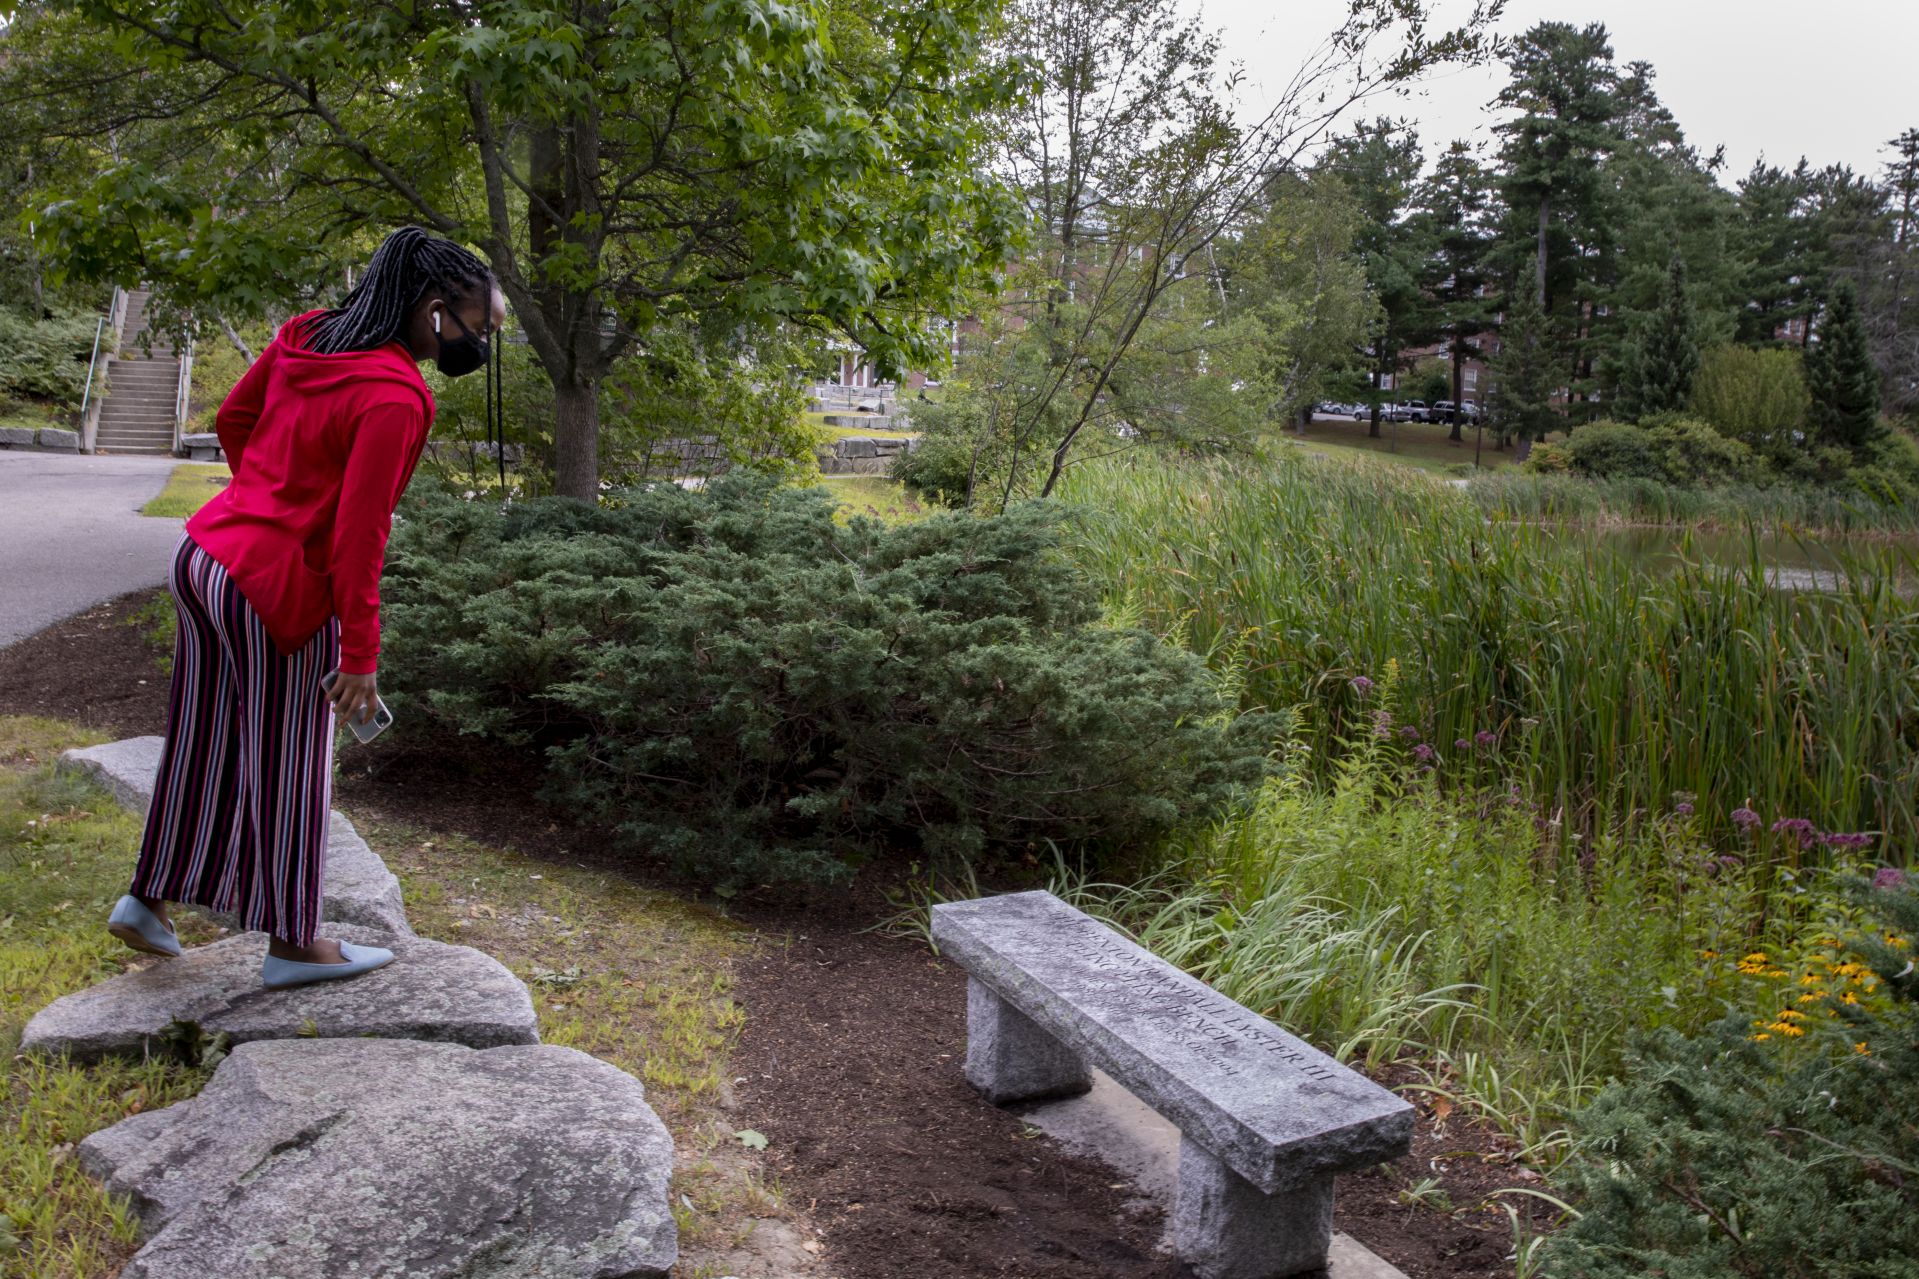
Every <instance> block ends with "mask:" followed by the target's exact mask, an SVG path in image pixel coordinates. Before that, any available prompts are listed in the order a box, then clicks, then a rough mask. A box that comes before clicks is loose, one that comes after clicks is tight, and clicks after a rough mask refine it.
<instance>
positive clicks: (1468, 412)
mask: <svg viewBox="0 0 1919 1279" xmlns="http://www.w3.org/2000/svg"><path fill="white" fill-rule="evenodd" d="M1459 412H1460V414H1461V416H1460V419H1459V420H1460V421H1462V422H1465V423H1467V424H1469V425H1471V424H1476V423H1477V422H1478V421H1479V402H1478V401H1477V400H1461V401H1460V402H1459Z"/></svg>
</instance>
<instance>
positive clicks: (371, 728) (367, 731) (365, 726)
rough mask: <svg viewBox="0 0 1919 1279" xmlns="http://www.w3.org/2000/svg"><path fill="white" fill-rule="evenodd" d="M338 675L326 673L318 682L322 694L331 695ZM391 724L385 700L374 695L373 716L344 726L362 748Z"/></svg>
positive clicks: (335, 672)
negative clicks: (350, 731) (351, 731)
mask: <svg viewBox="0 0 1919 1279" xmlns="http://www.w3.org/2000/svg"><path fill="white" fill-rule="evenodd" d="M339 674H340V672H338V671H328V672H327V674H326V676H325V678H323V679H322V680H321V681H320V691H321V692H323V693H331V692H332V691H333V681H334V680H335V679H337V678H339ZM392 723H393V712H392V711H390V710H388V709H387V708H386V702H385V700H384V699H382V698H381V696H380V695H379V694H378V693H375V694H374V695H373V714H372V715H370V716H368V717H367V718H366V719H350V720H348V721H347V725H346V726H347V727H348V728H350V729H352V730H353V735H354V736H355V737H357V738H359V740H360V744H361V745H362V746H364V745H366V743H368V742H370V741H372V740H373V739H374V738H376V737H378V736H379V735H380V734H381V733H384V732H386V730H387V727H388V726H389V725H391V724H392Z"/></svg>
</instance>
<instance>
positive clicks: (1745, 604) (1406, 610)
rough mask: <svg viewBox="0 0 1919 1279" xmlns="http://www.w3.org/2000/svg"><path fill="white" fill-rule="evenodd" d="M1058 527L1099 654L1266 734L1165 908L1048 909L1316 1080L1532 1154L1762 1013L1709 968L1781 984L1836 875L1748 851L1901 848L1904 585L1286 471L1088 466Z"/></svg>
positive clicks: (1113, 889)
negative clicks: (1351, 1078) (1264, 1026)
mask: <svg viewBox="0 0 1919 1279" xmlns="http://www.w3.org/2000/svg"><path fill="white" fill-rule="evenodd" d="M1065 496H1066V497H1067V498H1068V500H1069V501H1072V502H1074V503H1076V504H1077V506H1078V508H1079V518H1078V519H1077V520H1076V521H1075V523H1074V525H1073V527H1074V528H1075V530H1076V532H1075V535H1074V546H1073V549H1072V553H1073V554H1074V555H1075V556H1076V557H1077V558H1078V559H1079V560H1080V562H1081V563H1082V564H1084V565H1085V566H1086V567H1087V568H1088V570H1089V571H1090V572H1092V574H1093V575H1094V577H1095V578H1096V579H1097V580H1098V581H1100V582H1101V583H1102V584H1103V586H1104V588H1105V591H1106V594H1107V598H1108V602H1109V606H1110V607H1111V609H1112V611H1113V614H1114V616H1115V617H1116V619H1118V620H1121V621H1127V622H1139V623H1143V624H1145V625H1148V626H1151V627H1154V628H1156V629H1158V630H1159V631H1160V632H1161V633H1163V634H1166V635H1167V636H1169V637H1170V638H1172V639H1173V640H1174V641H1175V642H1180V643H1185V644H1188V645H1190V646H1191V647H1192V648H1193V649H1195V650H1196V651H1198V652H1199V653H1201V654H1203V655H1205V656H1207V657H1208V658H1209V659H1210V660H1211V661H1212V663H1213V665H1214V667H1215V669H1216V670H1217V671H1218V673H1219V678H1220V679H1221V680H1222V682H1223V683H1224V684H1225V685H1226V686H1227V687H1228V688H1229V689H1232V690H1234V691H1235V692H1236V693H1237V694H1238V695H1239V696H1240V697H1241V699H1242V700H1243V702H1244V703H1245V704H1247V705H1249V706H1264V707H1272V708H1279V709H1287V710H1291V711H1292V712H1293V714H1294V717H1295V721H1294V722H1295V727H1294V729H1293V731H1292V732H1291V733H1290V734H1289V735H1288V736H1287V738H1286V739H1285V741H1284V742H1283V743H1282V744H1281V747H1280V752H1279V753H1280V757H1281V759H1282V760H1283V765H1284V767H1283V776H1282V780H1281V781H1279V782H1276V783H1274V784H1273V785H1272V786H1271V787H1270V788H1269V789H1268V790H1267V791H1266V792H1265V793H1264V794H1262V795H1261V796H1259V797H1257V798H1256V799H1251V800H1249V801H1248V802H1247V803H1246V804H1244V805H1243V806H1242V807H1241V808H1240V809H1239V810H1238V811H1236V812H1234V813H1231V814H1229V815H1228V816H1227V817H1226V818H1224V819H1222V820H1221V821H1219V822H1218V823H1217V824H1215V825H1214V826H1213V827H1211V828H1209V829H1206V830H1202V831H1191V832H1187V833H1185V834H1184V835H1183V836H1181V837H1179V838H1176V839H1175V840H1173V841H1171V842H1170V843H1169V844H1168V845H1167V847H1165V848H1164V849H1161V850H1159V854H1160V860H1159V862H1158V864H1159V865H1161V866H1162V867H1163V868H1164V869H1163V871H1162V873H1161V874H1160V876H1159V877H1158V878H1156V879H1154V880H1151V881H1149V882H1148V883H1146V884H1144V885H1134V886H1130V887H1123V886H1097V885H1093V886H1088V885H1083V884H1081V885H1071V884H1069V885H1068V886H1067V887H1068V888H1069V890H1070V891H1072V892H1074V893H1075V894H1076V895H1077V896H1079V897H1080V898H1081V899H1082V900H1084V901H1086V902H1088V903H1090V904H1091V905H1093V906H1094V907H1095V908H1096V909H1099V910H1101V911H1104V912H1106V913H1109V914H1110V915H1112V916H1113V917H1115V918H1116V919H1118V920H1119V921H1121V922H1123V923H1125V924H1126V925H1127V926H1129V927H1131V928H1132V929H1134V930H1135V931H1136V932H1137V933H1138V934H1139V936H1140V937H1141V939H1142V941H1144V942H1145V943H1146V944H1148V945H1150V946H1151V947H1153V948H1154V949H1155V950H1157V951H1158V952H1159V953H1161V954H1163V955H1165V956H1167V957H1168V958H1169V959H1171V960H1173V961H1174V962H1177V963H1180V964H1181V965H1183V966H1185V967H1187V968H1189V969H1191V970H1192V971H1194V972H1196V973H1197V974H1199V975H1200V976H1201V977H1203V978H1205V979H1206V980H1208V981H1209V982H1211V983H1213V984H1214V985H1215V986H1217V987H1218V988H1219V989H1221V990H1222V991H1224V992H1225V993H1227V994H1229V995H1231V996H1233V997H1234V998H1236V999H1239V1000H1241V1001H1242V1002H1245V1003H1247V1004H1248V1005H1250V1006H1252V1007H1254V1008H1256V1009H1259V1010H1260V1011H1262V1012H1265V1013H1268V1014H1269V1015H1271V1016H1273V1017H1274V1018H1275V1019H1276V1020H1279V1021H1280V1022H1282V1023H1284V1024H1286V1025H1288V1026H1290V1027H1292V1028H1294V1029H1296V1030H1298V1031H1299V1032H1300V1033H1302V1034H1304V1035H1306V1036H1307V1037H1309V1038H1311V1039H1313V1040H1315V1041H1316V1042H1318V1043H1320V1044H1321V1045H1322V1046H1325V1047H1327V1048H1328V1049H1329V1050H1332V1051H1336V1052H1338V1053H1340V1054H1341V1055H1344V1056H1349V1057H1355V1058H1359V1059H1362V1060H1365V1061H1369V1062H1373V1063H1378V1062H1380V1061H1388V1060H1401V1061H1406V1060H1412V1061H1418V1062H1422V1063H1425V1064H1426V1066H1427V1069H1428V1070H1429V1072H1430V1078H1431V1083H1430V1086H1431V1087H1432V1088H1434V1089H1436V1090H1439V1091H1443V1092H1446V1093H1448V1094H1451V1095H1453V1096H1455V1097H1458V1098H1461V1099H1464V1100H1470V1101H1471V1102H1473V1103H1474V1104H1476V1105H1477V1106H1479V1107H1481V1108H1482V1109H1484V1110H1485V1111H1487V1112H1488V1113H1490V1114H1491V1115H1493V1116H1494V1117H1496V1118H1497V1119H1498V1120H1499V1121H1500V1122H1502V1123H1504V1124H1505V1125H1507V1126H1508V1127H1509V1128H1510V1129H1511V1130H1512V1131H1514V1132H1515V1133H1517V1134H1519V1135H1520V1136H1521V1137H1522V1138H1523V1139H1524V1140H1525V1141H1526V1143H1527V1144H1528V1145H1529V1147H1531V1148H1532V1149H1533V1151H1534V1152H1535V1153H1536V1154H1540V1155H1543V1156H1548V1157H1550V1156H1551V1155H1553V1154H1555V1153H1557V1152H1558V1151H1559V1150H1560V1149H1561V1148H1562V1146H1563V1132H1562V1131H1561V1125H1562V1124H1563V1122H1564V1119H1565V1116H1566V1114H1567V1112H1568V1110H1569V1109H1570V1108H1572V1107H1574V1106H1576V1105H1578V1104H1579V1103H1580V1102H1581V1101H1583V1100H1585V1099H1587V1098H1589V1097H1591V1096H1592V1095H1593V1092H1594V1089H1595V1088H1596V1087H1598V1086H1599V1085H1600V1084H1601V1083H1603V1082H1604V1081H1605V1080H1606V1079H1607V1078H1608V1077H1610V1076H1611V1075H1612V1074H1614V1073H1615V1072H1616V1071H1618V1070H1619V1069H1621V1067H1622V1064H1623V1060H1624V1051H1623V1050H1624V1046H1625V1045H1626V1043H1627V1041H1628V1040H1629V1038H1630V1036H1631V1035H1632V1034H1633V1033H1634V1032H1635V1031H1638V1030H1642V1029H1646V1028H1649V1027H1654V1026H1659V1025H1674V1026H1678V1027H1681V1028H1687V1029H1690V1028H1693V1027H1696V1026H1698V1025H1700V1024H1702V1023H1703V1022H1704V1021H1705V1020H1707V1019H1709V1018H1710V1017H1712V1016H1714V1015H1716V1014H1717V1013H1718V1012H1719V1011H1721V1010H1722V1009H1723V1008H1725V1007H1727V1006H1734V1007H1749V1008H1752V1009H1754V1010H1758V1009H1759V1008H1760V1005H1761V1004H1763V1002H1764V999H1765V998H1766V997H1771V998H1772V999H1773V1001H1774V1002H1773V1004H1772V1007H1773V1008H1774V1009H1775V1010H1776V1008H1777V1007H1778V1003H1777V991H1776V989H1773V990H1769V991H1762V992H1758V993H1757V994H1755V993H1754V992H1753V991H1751V990H1741V989H1739V988H1738V987H1739V983H1740V982H1741V981H1749V982H1750V980H1756V979H1747V978H1743V977H1741V976H1739V975H1738V974H1737V973H1735V972H1734V971H1733V969H1732V966H1731V964H1732V960H1731V957H1733V956H1737V955H1739V954H1742V953H1746V952H1748V951H1752V950H1768V951H1772V950H1774V949H1775V948H1777V949H1780V950H1789V949H1790V948H1791V947H1792V946H1793V945H1794V944H1796V943H1795V940H1794V939H1797V938H1802V937H1803V936H1804V935H1805V932H1806V930H1807V929H1808V928H1809V927H1812V926H1813V925H1814V922H1815V917H1816V916H1817V915H1818V913H1819V912H1820V911H1822V910H1823V909H1824V908H1825V903H1826V902H1827V901H1828V900H1829V898H1830V893H1829V891H1828V889H1827V886H1826V884H1825V882H1824V875H1825V873H1826V871H1827V870H1828V869H1831V868H1836V867H1839V866H1842V865H1843V860H1842V855H1840V854H1834V853H1831V852H1829V851H1827V850H1826V849H1825V848H1824V847H1821V846H1817V845H1815V846H1813V847H1810V848H1806V847H1802V846H1801V845H1800V843H1799V842H1798V841H1797V840H1795V839H1793V838H1791V837H1790V836H1789V835H1786V834H1775V833H1773V832H1772V830H1771V829H1770V828H1771V824H1772V823H1773V822H1774V821H1775V820H1776V819H1779V818H1797V817H1803V818H1806V819H1809V820H1811V821H1812V822H1814V823H1815V824H1816V826H1817V828H1818V829H1819V830H1822V831H1845V832H1854V831H1869V832H1876V838H1875V841H1874V844H1873V847H1872V849H1871V850H1870V852H1869V853H1868V854H1867V856H1869V857H1870V858H1871V859H1872V860H1874V861H1892V862H1900V861H1906V860H1909V859H1910V857H1911V851H1912V848H1913V846H1914V841H1915V839H1919V820H1916V818H1919V814H1916V813H1915V803H1916V801H1919V735H1915V725H1919V675H1916V674H1915V672H1919V607H1915V604H1914V601H1913V599H1912V597H1911V596H1910V595H1909V594H1902V588H1901V587H1900V586H1899V585H1898V578H1899V574H1901V573H1905V574H1911V573H1912V572H1913V571H1914V569H1915V568H1919V564H1915V557H1914V556H1913V554H1912V553H1911V552H1909V551H1902V550H1900V549H1898V548H1896V547H1890V546H1872V547H1868V548H1866V549H1864V550H1860V551H1858V552H1851V551H1837V552H1835V553H1834V554H1835V556H1836V557H1837V558H1838V559H1839V560H1840V561H1841V562H1843V563H1844V564H1846V566H1847V570H1848V582H1847V585H1846V586H1845V588H1844V589H1843V590H1839V591H1836V592H1833V593H1830V594H1816V593H1810V592H1806V593H1795V592H1786V591H1778V590H1773V589H1770V588H1768V587H1767V585H1766V584H1765V579H1764V575H1763V565H1762V564H1761V563H1760V562H1759V561H1758V558H1757V553H1756V547H1757V543H1756V541H1755V542H1754V543H1753V546H1754V548H1755V554H1754V557H1753V559H1752V561H1751V562H1748V563H1743V564H1738V565H1735V566H1734V567H1733V568H1732V569H1730V570H1725V569H1720V568H1717V567H1713V566H1711V565H1708V564H1704V563H1700V562H1697V560H1696V559H1693V558H1689V557H1688V555H1687V553H1686V544H1685V542H1684V541H1683V539H1682V541H1681V547H1680V552H1681V554H1680V559H1681V563H1679V564H1678V565H1677V566H1676V567H1670V568H1669V567H1667V566H1660V567H1659V568H1657V569H1656V570H1655V569H1649V568H1648V567H1647V566H1645V565H1643V564H1641V563H1639V562H1637V561H1635V560H1634V559H1632V558H1630V557H1628V556H1625V555H1621V554H1616V553H1614V552H1612V551H1611V550H1610V549H1608V547H1607V546H1606V544H1605V543H1604V542H1602V541H1599V540H1595V539H1594V538H1592V537H1591V536H1590V535H1589V534H1587V533H1585V532H1583V531H1582V530H1579V529H1573V528H1562V527H1556V526H1542V525H1538V524H1504V525H1502V524H1489V523H1488V522H1487V521H1486V519H1485V517H1484V515H1483V513H1482V511H1481V509H1480V508H1479V506H1478V505H1477V504H1476V503H1475V502H1474V501H1473V500H1472V499H1471V498H1470V497H1469V496H1467V495H1466V494H1462V493H1460V492H1458V491H1456V490H1454V489H1451V488H1448V487H1446V486H1443V485H1436V484H1432V483H1430V482H1427V481H1424V480H1421V479H1418V478H1415V477H1413V476H1411V475H1409V474H1408V473H1406V472H1405V471H1402V470H1398V469H1396V468H1391V467H1363V466H1351V465H1330V464H1328V463H1326V462H1325V461H1323V460H1320V459H1315V458H1312V457H1309V456H1301V455H1300V454H1299V453H1298V452H1297V451H1296V450H1285V451H1280V452H1279V455H1278V456H1275V457H1273V458H1271V459H1267V460H1264V461H1260V462H1255V463H1248V464H1243V465H1235V464H1230V463H1207V464H1192V465H1169V464H1165V463H1161V462H1156V461H1152V460H1149V459H1148V460H1138V461H1133V462H1128V463H1109V464H1102V465H1096V466H1089V467H1085V468H1080V469H1079V470H1077V471H1076V472H1074V473H1072V475H1071V476H1070V477H1069V480H1068V483H1067V486H1066V492H1065ZM1908 580H1910V579H1909V578H1908ZM1362 676H1363V677H1365V679H1366V680H1368V681H1371V686H1370V687H1366V686H1364V685H1360V686H1356V685H1355V683H1354V681H1355V680H1357V679H1358V678H1359V677H1362ZM1481 734H1485V735H1486V736H1484V737H1482V736H1481ZM1745 805H1750V807H1751V808H1753V809H1754V810H1756V811H1757V813H1758V815H1759V824H1758V827H1757V829H1756V830H1755V831H1753V832H1751V833H1747V832H1745V831H1743V830H1741V829H1740V828H1739V827H1738V826H1737V825H1736V824H1735V823H1734V822H1733V821H1732V813H1733V810H1735V809H1736V808H1739V807H1741V806H1745ZM1784 975H1785V974H1783V973H1781V974H1779V976H1782V977H1783V976H1784ZM1755 999H1756V1000H1758V1001H1759V1002H1758V1003H1753V1002H1752V1001H1753V1000H1755Z"/></svg>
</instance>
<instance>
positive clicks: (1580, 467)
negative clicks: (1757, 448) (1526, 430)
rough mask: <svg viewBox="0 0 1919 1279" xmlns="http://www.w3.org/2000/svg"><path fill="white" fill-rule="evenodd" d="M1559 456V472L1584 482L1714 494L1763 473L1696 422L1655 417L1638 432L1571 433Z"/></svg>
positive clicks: (1742, 451) (1604, 427)
mask: <svg viewBox="0 0 1919 1279" xmlns="http://www.w3.org/2000/svg"><path fill="white" fill-rule="evenodd" d="M1565 450H1566V453H1565V457H1564V459H1563V462H1564V465H1565V467H1566V468H1567V469H1569V470H1570V471H1571V472H1572V473H1573V474H1575V475H1580V476H1584V477H1585V478H1587V479H1606V480H1653V481H1657V482H1659V483H1661V484H1677V485H1682V486H1686V487H1694V488H1718V487H1722V486H1724V485H1728V484H1740V483H1748V482H1751V481H1753V480H1755V479H1758V478H1760V477H1761V475H1762V474H1763V472H1764V470H1765V466H1764V464H1763V463H1762V462H1761V461H1760V459H1759V457H1758V455H1757V454H1755V453H1754V452H1753V451H1752V450H1751V449H1749V448H1747V447H1746V446H1745V445H1744V444H1742V443H1740V442H1739V441H1738V440H1735V439H1730V438H1728V437H1727V436H1724V435H1721V434H1720V433H1719V432H1718V431H1715V430H1714V429H1713V428H1712V427H1710V426H1708V425H1707V424H1706V423H1704V422H1701V421H1699V420H1698V419H1696V418H1687V417H1678V416H1662V417H1657V418H1653V419H1650V420H1648V421H1647V422H1646V423H1644V424H1642V425H1638V426H1633V425H1628V424H1626V423H1624V422H1603V421H1602V422H1594V423H1591V424H1590V425H1587V426H1582V427H1580V428H1578V429H1577V430H1575V431H1574V432H1573V433H1572V435H1571V437H1570V438H1569V439H1568V440H1567V442H1566V445H1565ZM1529 461H1530V459H1529ZM1560 461H1561V459H1559V458H1553V459H1550V460H1549V462H1548V464H1547V465H1546V466H1542V467H1540V468H1537V469H1541V470H1549V469H1550V468H1551V467H1552V466H1556V465H1558V464H1559V463H1560Z"/></svg>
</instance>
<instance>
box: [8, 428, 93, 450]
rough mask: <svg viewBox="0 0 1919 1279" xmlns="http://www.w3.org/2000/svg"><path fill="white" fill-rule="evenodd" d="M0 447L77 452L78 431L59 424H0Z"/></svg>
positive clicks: (78, 448)
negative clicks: (36, 425) (35, 425)
mask: <svg viewBox="0 0 1919 1279" xmlns="http://www.w3.org/2000/svg"><path fill="white" fill-rule="evenodd" d="M0 448H7V449H40V450H44V451H46V452H49V453H78V452H79V451H80V432H78V431H69V430H67V429H66V428H65V427H61V426H43V427H40V428H38V429H37V430H36V429H35V428H34V427H31V426H0Z"/></svg>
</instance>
